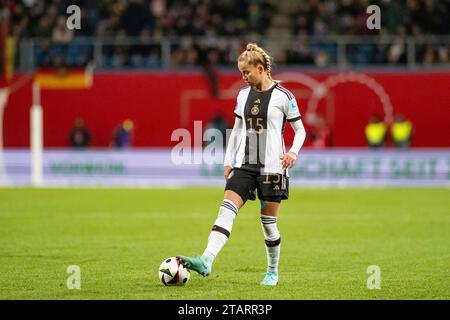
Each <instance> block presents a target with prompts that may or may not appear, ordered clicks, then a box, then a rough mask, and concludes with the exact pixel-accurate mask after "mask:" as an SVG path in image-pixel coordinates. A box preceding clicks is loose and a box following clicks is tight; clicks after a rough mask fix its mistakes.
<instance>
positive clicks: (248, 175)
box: [225, 168, 289, 203]
mask: <svg viewBox="0 0 450 320" xmlns="http://www.w3.org/2000/svg"><path fill="white" fill-rule="evenodd" d="M225 190H232V191H234V192H236V193H237V194H238V195H240V196H241V198H242V200H243V201H244V203H245V202H246V201H247V200H256V194H255V190H257V191H258V199H259V200H262V201H270V202H278V203H280V202H281V200H286V199H288V198H289V178H288V177H287V176H286V175H284V174H280V173H274V174H266V175H262V174H260V173H259V172H254V171H250V170H246V169H241V168H234V169H233V171H232V172H231V178H229V179H228V181H227V184H226V186H225Z"/></svg>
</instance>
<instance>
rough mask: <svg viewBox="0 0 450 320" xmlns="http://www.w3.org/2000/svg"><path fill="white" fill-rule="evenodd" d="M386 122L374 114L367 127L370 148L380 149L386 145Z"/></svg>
mask: <svg viewBox="0 0 450 320" xmlns="http://www.w3.org/2000/svg"><path fill="white" fill-rule="evenodd" d="M386 130H387V128H386V124H385V123H384V122H383V121H382V120H381V118H380V117H379V116H378V115H373V116H372V118H371V120H370V122H369V123H368V124H367V126H366V128H365V136H366V141H367V144H368V145H369V147H370V148H373V149H378V148H381V147H384V146H385V140H386Z"/></svg>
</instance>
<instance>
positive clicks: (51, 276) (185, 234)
mask: <svg viewBox="0 0 450 320" xmlns="http://www.w3.org/2000/svg"><path fill="white" fill-rule="evenodd" d="M222 197H223V193H222V189H220V188H212V189H204V188H191V189H21V188H17V189H15V188H13V189H9V188H6V189H0V243H1V246H0V267H1V271H0V299H179V300H187V299H250V300H253V299H449V298H450V190H449V189H445V188H442V189H429V188H425V189H412V188H405V189H401V188H391V189H292V190H291V195H290V200H289V201H286V202H284V203H282V207H281V212H280V218H279V222H278V226H279V229H280V232H281V236H282V244H281V245H282V247H281V261H280V283H279V285H278V286H277V287H270V288H267V287H261V286H260V285H259V282H260V280H261V279H262V277H263V273H264V271H265V269H266V256H265V249H264V240H263V235H262V231H261V227H260V222H259V202H248V203H247V204H246V205H245V206H244V208H243V209H242V210H241V211H240V212H239V215H238V217H237V219H236V220H235V224H234V227H233V232H232V234H231V238H230V240H229V242H228V244H227V245H226V246H225V248H224V249H223V251H222V252H221V253H220V255H219V256H218V258H217V259H216V262H215V264H214V267H213V274H212V276H210V277H207V278H203V277H201V276H199V275H198V274H196V273H192V274H191V280H190V282H189V283H188V284H187V285H186V286H185V287H165V286H163V285H162V284H161V283H160V281H159V279H158V276H157V274H158V266H159V264H160V262H162V260H163V259H165V258H166V257H169V256H174V255H179V254H184V255H192V254H199V253H202V252H203V249H204V247H205V245H206V241H207V237H208V234H209V230H210V228H211V226H212V224H213V222H214V220H215V218H216V215H217V211H218V207H219V205H220V203H221V201H222ZM69 265H78V266H79V267H80V269H81V289H80V290H76V289H75V290H69V289H68V288H67V285H66V281H67V278H68V277H69V276H70V274H68V273H67V267H68V266H69ZM369 265H377V266H379V267H380V270H381V289H379V290H377V289H375V290H369V289H368V288H367V286H366V283H367V279H368V277H369V276H370V274H368V273H367V268H368V266H369Z"/></svg>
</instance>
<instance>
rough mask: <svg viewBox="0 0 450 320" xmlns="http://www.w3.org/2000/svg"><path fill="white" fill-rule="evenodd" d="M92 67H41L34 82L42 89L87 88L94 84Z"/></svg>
mask: <svg viewBox="0 0 450 320" xmlns="http://www.w3.org/2000/svg"><path fill="white" fill-rule="evenodd" d="M92 73H93V72H92V67H91V66H89V65H88V66H87V67H85V68H66V67H59V68H53V69H47V68H46V69H40V70H39V71H38V72H37V73H36V75H35V77H34V82H35V83H37V84H38V85H39V87H40V88H41V89H46V90H52V89H53V90H55V89H56V90H57V89H60V90H61V89H86V88H90V87H91V86H92Z"/></svg>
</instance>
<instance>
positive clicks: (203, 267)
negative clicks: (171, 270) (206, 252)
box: [178, 256, 212, 277]
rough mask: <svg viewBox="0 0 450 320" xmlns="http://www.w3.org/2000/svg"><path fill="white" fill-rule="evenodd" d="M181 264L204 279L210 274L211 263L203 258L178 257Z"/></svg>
mask: <svg viewBox="0 0 450 320" xmlns="http://www.w3.org/2000/svg"><path fill="white" fill-rule="evenodd" d="M178 258H180V260H181V263H182V264H183V265H184V266H185V267H186V268H188V269H190V270H194V271H197V272H198V273H199V274H201V275H202V276H204V277H207V276H209V275H210V274H211V264H212V263H211V262H210V261H209V260H208V258H206V257H204V256H197V257H192V258H191V257H184V256H179V257H178Z"/></svg>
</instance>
